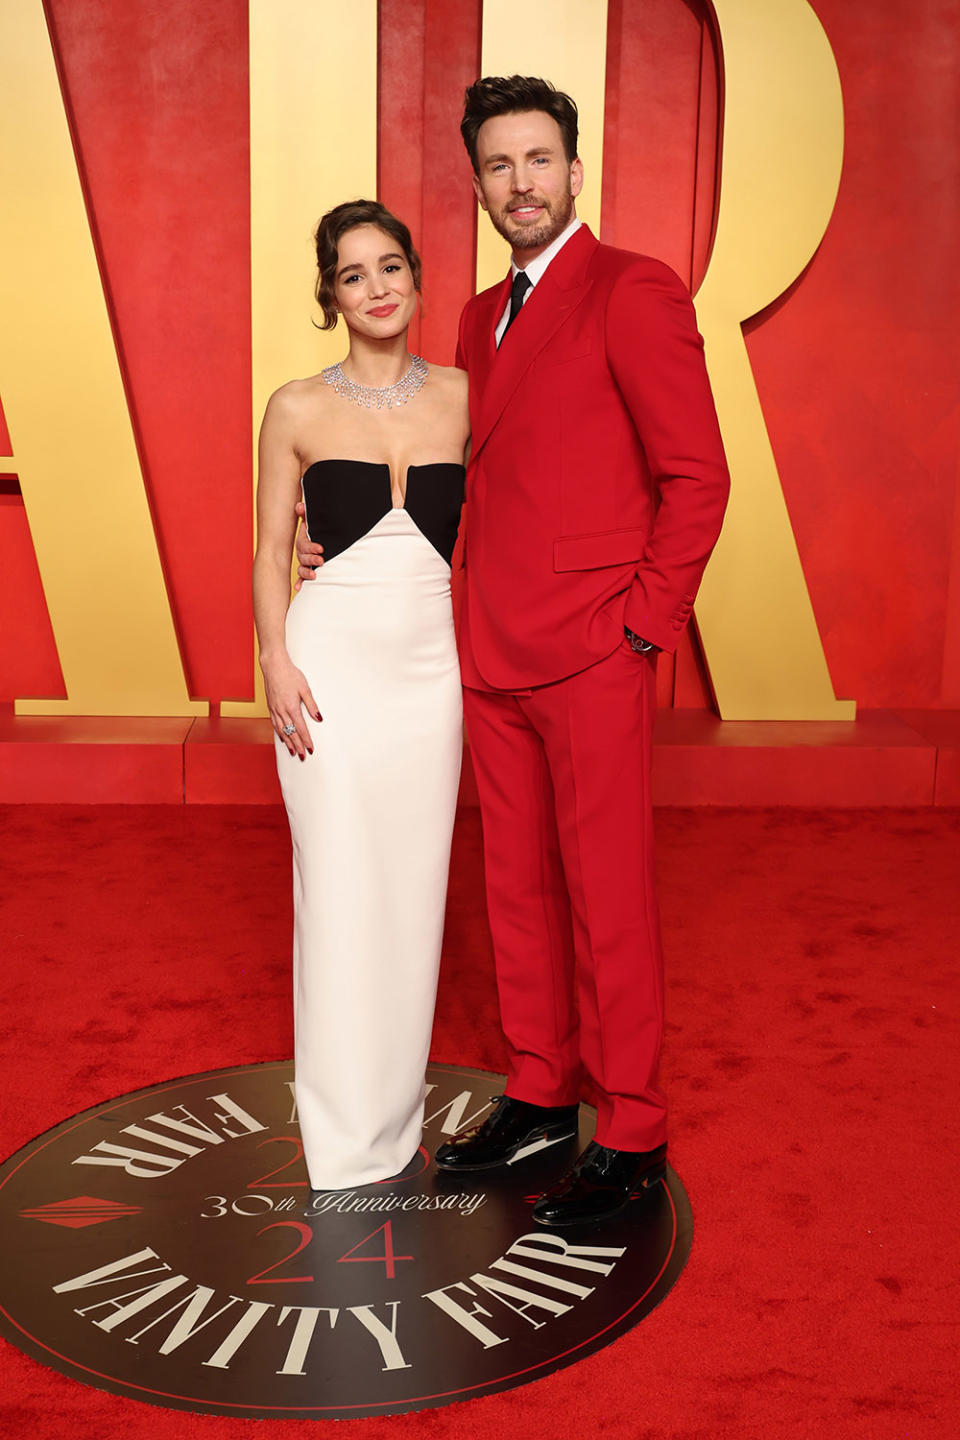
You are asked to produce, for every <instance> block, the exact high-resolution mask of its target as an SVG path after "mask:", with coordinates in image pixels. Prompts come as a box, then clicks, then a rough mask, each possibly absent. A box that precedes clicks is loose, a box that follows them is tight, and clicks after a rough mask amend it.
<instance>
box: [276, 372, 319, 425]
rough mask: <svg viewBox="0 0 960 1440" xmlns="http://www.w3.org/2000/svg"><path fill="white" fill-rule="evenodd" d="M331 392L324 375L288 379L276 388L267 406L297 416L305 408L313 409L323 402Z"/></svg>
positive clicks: (281, 412)
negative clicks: (325, 382)
mask: <svg viewBox="0 0 960 1440" xmlns="http://www.w3.org/2000/svg"><path fill="white" fill-rule="evenodd" d="M329 393H330V390H329V387H328V386H327V385H326V384H324V380H323V376H322V375H308V376H307V377H306V378H305V379H303V380H288V381H287V383H286V384H285V385H281V386H280V388H279V389H278V390H274V392H273V394H272V395H271V396H270V399H269V400H268V402H267V408H268V410H274V411H277V412H279V413H280V414H282V415H291V416H297V415H300V414H302V413H303V412H304V411H305V410H313V409H314V408H315V407H316V406H317V404H318V403H319V404H322V403H323V402H324V400H325V399H326V397H327V396H328V395H329Z"/></svg>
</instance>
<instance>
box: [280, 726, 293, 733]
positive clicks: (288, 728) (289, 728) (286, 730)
mask: <svg viewBox="0 0 960 1440" xmlns="http://www.w3.org/2000/svg"><path fill="white" fill-rule="evenodd" d="M296 729H297V727H296V725H284V727H283V729H282V730H281V731H280V734H281V735H294V734H296Z"/></svg>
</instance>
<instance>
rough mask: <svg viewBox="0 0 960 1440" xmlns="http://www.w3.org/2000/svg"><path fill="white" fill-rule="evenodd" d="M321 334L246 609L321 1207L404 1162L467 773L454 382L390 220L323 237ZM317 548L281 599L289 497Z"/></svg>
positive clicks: (354, 220)
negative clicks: (271, 782) (428, 332)
mask: <svg viewBox="0 0 960 1440" xmlns="http://www.w3.org/2000/svg"><path fill="white" fill-rule="evenodd" d="M316 240H317V257H318V267H319V272H320V278H319V281H318V286H317V298H318V300H319V302H320V305H321V308H322V309H323V312H324V327H323V328H331V326H332V325H333V324H335V323H336V320H337V315H338V313H339V315H342V317H343V319H344V320H345V322H346V328H347V333H348V337H349V342H350V349H349V354H348V356H347V357H346V358H345V359H344V361H343V362H341V364H340V365H336V366H332V367H330V368H329V369H328V370H325V371H323V372H321V374H320V375H317V376H313V377H312V378H310V379H308V380H298V381H292V382H291V383H290V384H289V385H285V386H283V387H282V388H281V389H280V390H278V391H277V392H276V394H275V395H273V396H272V397H271V400H270V403H269V405H268V407H267V412H266V415H265V417H264V423H263V428H262V431H261V437H260V479H259V485H258V502H257V513H258V544H257V556H256V559H255V562H254V609H255V614H256V621H257V633H258V636H259V641H260V663H261V668H262V670H263V674H264V681H265V686H266V694H267V703H268V706H269V709H270V716H271V719H272V721H273V725H274V730H275V732H276V750H277V766H278V770H279V774H280V783H281V788H282V790H283V798H284V803H285V805H286V807H287V815H288V818H289V821H290V833H291V838H292V842H293V870H294V876H293V880H294V938H293V970H294V1032H295V1039H294V1065H295V1089H296V1100H297V1113H298V1117H299V1121H300V1128H301V1136H302V1140H303V1146H304V1153H305V1156H306V1161H307V1170H308V1174H309V1177H310V1184H311V1186H312V1188H313V1189H324V1190H327V1189H339V1188H343V1187H347V1186H356V1185H362V1184H367V1183H370V1182H372V1181H376V1180H382V1179H386V1178H388V1177H389V1176H391V1175H395V1174H397V1173H399V1172H400V1171H402V1170H403V1168H404V1167H405V1166H406V1165H407V1164H408V1163H409V1161H410V1160H411V1159H412V1157H413V1156H414V1155H415V1154H416V1151H417V1149H418V1147H419V1145H420V1138H421V1126H422V1120H423V1104H424V1095H425V1084H424V1071H425V1067H426V1062H427V1055H428V1050H429V1044H430V1033H431V1028H432V1023H433V1009H434V999H435V995H436V987H437V975H438V970H439V963H440V945H441V939H442V933H443V915H444V900H445V895H446V885H447V870H448V865H449V858H450V842H451V837H452V832H453V819H454V812H455V808H456V799H457V788H458V782H459V775H460V755H461V701H460V672H459V667H458V663H457V654H456V645H455V640H454V633H453V616H452V609H451V601H450V560H451V556H452V553H453V547H454V543H455V540H456V534H457V525H458V521H459V515H460V506H461V503H462V499H463V486H464V469H463V464H462V461H463V453H464V446H465V443H466V440H467V401H466V377H465V376H464V375H463V374H462V372H460V371H457V370H450V369H445V368H443V367H439V366H434V365H428V364H427V363H426V362H425V361H422V360H420V359H419V358H418V357H416V356H411V355H410V354H409V352H408V349H407V329H408V326H409V324H410V320H411V318H412V317H413V315H414V313H415V310H416V304H417V298H418V294H419V289H420V263H419V259H418V257H417V255H416V252H415V251H414V250H413V247H412V244H411V242H410V235H409V232H408V231H407V229H406V226H404V225H403V224H402V223H401V222H400V221H398V220H397V219H396V217H394V216H393V215H391V214H390V213H389V212H388V211H386V210H385V209H384V208H383V207H382V206H380V205H378V204H376V203H375V202H370V201H357V202H354V203H351V204H348V205H340V206H337V207H336V209H334V210H332V211H330V212H329V213H328V214H327V215H325V216H324V218H323V220H321V222H320V225H319V226H318V229H317V236H316ZM298 493H299V494H301V495H302V498H303V503H304V505H305V508H306V524H307V528H308V531H309V534H310V537H311V539H313V540H315V541H317V542H319V543H320V544H321V545H322V546H323V562H322V564H321V565H320V567H319V568H318V570H317V575H316V579H315V581H314V582H313V583H312V584H310V585H307V586H305V587H304V588H303V589H302V590H301V591H300V592H299V593H298V594H297V595H295V597H294V599H293V601H292V603H289V605H288V601H289V595H290V588H289V584H290V560H291V552H292V546H293V539H294V517H293V506H294V501H295V500H296V499H297V498H298Z"/></svg>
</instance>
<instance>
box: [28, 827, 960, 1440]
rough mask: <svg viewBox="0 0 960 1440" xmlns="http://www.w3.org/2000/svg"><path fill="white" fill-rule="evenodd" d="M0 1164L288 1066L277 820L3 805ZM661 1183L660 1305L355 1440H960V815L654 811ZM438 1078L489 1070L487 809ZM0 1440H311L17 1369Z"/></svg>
mask: <svg viewBox="0 0 960 1440" xmlns="http://www.w3.org/2000/svg"><path fill="white" fill-rule="evenodd" d="M0 827H2V831H0V863H2V874H3V891H4V920H3V946H4V966H3V971H2V979H0V994H2V998H3V1020H2V1032H0V1033H2V1042H0V1043H2V1049H0V1067H2V1070H0V1073H2V1076H3V1091H4V1105H3V1112H2V1118H0V1151H2V1152H3V1154H4V1155H6V1154H9V1153H10V1152H11V1151H13V1150H15V1149H16V1148H17V1147H18V1146H19V1145H21V1144H23V1143H24V1142H25V1141H26V1140H28V1139H29V1138H31V1137H32V1136H33V1135H35V1134H37V1133H38V1132H39V1131H41V1130H44V1129H46V1128H47V1127H48V1126H50V1125H53V1124H54V1123H55V1122H57V1121H58V1120H61V1119H63V1118H64V1117H65V1116H67V1115H70V1114H72V1113H74V1112H75V1111H78V1110H82V1109H84V1108H85V1107H87V1106H89V1105H93V1104H95V1103H96V1102H98V1101H101V1100H104V1099H106V1098H108V1097H111V1096H115V1095H119V1094H122V1093H123V1092H125V1091H128V1090H132V1089H135V1088H137V1087H139V1086H144V1085H149V1084H152V1083H154V1082H156V1081H160V1080H163V1079H165V1078H168V1077H170V1076H175V1075H181V1074H185V1073H191V1072H194V1071H199V1070H205V1069H213V1068H216V1067H219V1066H225V1065H228V1064H232V1063H247V1062H252V1061H257V1060H265V1059H277V1058H281V1057H286V1056H288V1055H289V1054H290V1050H291V1026H290V1014H289V988H290V987H289V979H288V935H289V927H290V899H289V893H290V882H289V873H288V872H289V855H288V839H287V834H286V825H285V820H284V817H283V814H282V812H281V811H275V810H272V809H267V808H261V807H249V808H248V807H212V806H211V807H204V806H190V807H177V806H157V807H129V808H127V807H119V806H118V807H102V808H101V807H97V808H95V807H75V808H74V807H54V806H47V807H39V808H37V809H27V808H25V807H24V808H18V807H8V808H5V809H2V810H0ZM658 829H659V836H660V874H661V887H662V903H663V918H664V931H665V938H666V945H667V957H668V1005H669V1010H668V1016H669V1028H668V1040H667V1049H666V1054H665V1062H664V1069H665V1078H666V1084H667V1088H668V1093H669V1096H670V1099H671V1102H672V1106H673V1137H672V1155H671V1158H672V1161H673V1165H674V1168H675V1169H676V1170H677V1171H678V1173H679V1174H680V1176H681V1178H682V1179H683V1181H684V1184H685V1185H686V1188H687V1191H688V1193H689V1196H690V1200H691V1203H692V1206H693V1214H694V1243H693V1252H692V1255H691V1259H690V1262H689V1265H688V1267H687V1269H686V1271H685V1273H684V1274H683V1275H682V1276H681V1278H680V1281H679V1282H678V1284H677V1286H676V1288H675V1289H674V1290H673V1291H672V1293H671V1294H670V1295H669V1296H668V1297H667V1299H666V1301H665V1302H664V1303H663V1305H662V1306H661V1307H660V1308H659V1309H657V1310H656V1311H654V1313H653V1314H652V1315H651V1316H650V1317H649V1318H648V1319H646V1320H645V1321H644V1322H643V1323H642V1324H641V1325H640V1326H639V1327H638V1328H637V1329H636V1330H634V1331H633V1332H631V1333H630V1334H629V1335H628V1336H627V1337H625V1338H623V1339H621V1340H619V1341H617V1342H616V1343H614V1344H613V1345H611V1346H610V1347H608V1348H607V1349H606V1350H603V1351H601V1352H600V1353H599V1354H597V1355H595V1356H593V1357H591V1358H590V1359H588V1360H586V1361H584V1362H583V1363H581V1364H579V1365H576V1366H573V1367H572V1368H570V1369H568V1370H563V1371H561V1372H559V1373H558V1374H557V1375H555V1376H552V1377H550V1378H548V1379H546V1380H542V1381H539V1382H537V1383H535V1384H533V1385H530V1386H527V1387H525V1388H522V1389H519V1390H514V1391H511V1392H507V1393H504V1394H501V1395H496V1396H493V1397H490V1398H488V1399H482V1400H477V1401H472V1402H470V1403H468V1404H466V1405H453V1406H449V1407H448V1408H446V1409H443V1410H432V1411H426V1412H423V1413H421V1414H419V1415H409V1416H399V1417H396V1418H392V1419H378V1420H363V1421H356V1422H345V1421H341V1422H326V1423H327V1424H328V1425H329V1424H332V1423H336V1424H337V1425H338V1433H343V1434H344V1435H346V1436H348V1437H349V1436H351V1435H357V1436H361V1435H362V1436H363V1437H364V1440H376V1437H381V1436H390V1437H392V1440H404V1437H406V1436H420V1435H430V1436H433V1437H437V1440H447V1437H451V1440H452V1437H454V1436H456V1437H457V1440H513V1437H524V1440H548V1437H549V1440H553V1437H558V1436H566V1435H576V1436H578V1437H580V1440H592V1437H604V1440H613V1437H616V1440H620V1437H624V1440H628V1437H629V1440H693V1437H697V1440H700V1437H713V1436H731V1437H733V1436H736V1437H739V1440H754V1437H756V1440H771V1437H772V1440H779V1437H793V1436H810V1437H829V1440H845V1437H848V1436H850V1437H853V1436H856V1437H861V1436H862V1437H868V1440H888V1437H889V1440H893V1437H901V1436H903V1437H910V1440H916V1437H928V1436H929V1437H937V1440H952V1437H954V1436H955V1435H957V1434H958V1433H960V1404H958V1401H957V1398H956V1395H955V1384H956V1382H955V1380H953V1379H951V1378H950V1377H951V1376H952V1375H954V1372H955V1368H956V1354H955V1351H956V1333H957V1321H958V1300H957V1295H958V1292H957V1288H956V1287H957V1278H958V1274H957V1272H958V1268H960V1267H958V1261H957V1243H956V1230H957V1226H956V1218H955V1206H956V1199H957V1177H958V1168H960V1167H958V1162H957V1158H956V1150H955V1144H956V1136H957V1131H958V1126H957V1119H956V1110H957V1104H956V1082H955V1075H956V1070H957V1058H956V1057H957V1055H958V1044H957V1024H956V1006H955V996H956V982H955V974H956V957H957V955H958V953H960V902H958V898H957V892H958V889H960V887H958V884H957V880H958V870H960V864H958V861H960V815H958V813H957V812H956V811H954V812H949V811H934V810H923V811H861V812H854V811H842V812H796V811H789V810H780V811H762V812H761V811H741V810H737V811H733V810H727V811H661V812H659V814H658ZM434 1055H435V1057H436V1058H437V1059H440V1060H448V1061H458V1062H460V1063H463V1064H467V1065H474V1066H480V1067H483V1068H487V1069H498V1068H500V1067H501V1065H502V1051H501V1045H500V1040H499V1037H498V1030H497V1023H496V1005H495V999H494V992H493V982H492V975H491V965H490V958H489V942H488V939H487V935H486V930H485V922H484V918H483V906H482V900H481V897H480V889H479V835H478V825H477V817H476V813H475V812H467V813H466V814H465V815H464V816H463V817H462V818H461V821H460V823H459V826H458V832H457V842H456V848H455V855H454V868H453V880H452V888H451V901H450V909H449V918H448V927H447V939H446V946H445V962H444V973H443V980H442V987H441V994H440V1002H439V1013H438V1018H437V1025H436V1032H435V1043H434ZM0 1354H2V1358H3V1365H4V1379H3V1387H2V1392H0V1393H2V1401H0V1405H2V1420H3V1427H2V1433H3V1434H10V1435H17V1436H25V1437H29V1440H33V1437H43V1440H47V1437H56V1440H61V1437H71V1440H106V1437H112V1436H117V1435H122V1436H124V1440H140V1437H147V1436H150V1437H151V1440H179V1437H181V1436H184V1437H191V1440H192V1437H200V1436H203V1437H213V1440H219V1437H223V1440H234V1437H237V1440H239V1437H248V1436H249V1437H253V1436H263V1435H266V1434H269V1435H276V1436H278V1437H285V1436H293V1435H302V1434H303V1433H304V1430H305V1426H306V1425H308V1424H314V1425H322V1424H323V1423H324V1422H303V1421H269V1422H258V1421H243V1420H227V1419H219V1418H211V1417H205V1416H193V1415H189V1414H185V1413H181V1412H175V1411H166V1410H160V1409H157V1408H154V1407H152V1406H147V1405H142V1404H138V1403H136V1402H134V1401H130V1400H124V1399H120V1398H118V1397H115V1396H112V1395H108V1394H103V1393H101V1392H99V1391H96V1390H92V1389H89V1388H87V1387H86V1386H83V1385H79V1384H77V1383H75V1382H73V1381H70V1380H67V1379H66V1378H65V1377H63V1376H61V1375H58V1374H56V1373H54V1372H52V1371H47V1370H45V1369H43V1368H41V1367H40V1366H39V1365H37V1364H36V1363H34V1362H33V1361H32V1360H29V1359H27V1358H26V1357H25V1356H23V1355H21V1354H20V1353H19V1352H18V1351H16V1350H13V1349H12V1348H10V1347H9V1346H3V1347H2V1350H0Z"/></svg>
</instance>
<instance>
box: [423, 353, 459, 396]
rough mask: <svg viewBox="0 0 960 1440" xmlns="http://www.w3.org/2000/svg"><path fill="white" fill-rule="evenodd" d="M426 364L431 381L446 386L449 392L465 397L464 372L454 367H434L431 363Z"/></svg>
mask: <svg viewBox="0 0 960 1440" xmlns="http://www.w3.org/2000/svg"><path fill="white" fill-rule="evenodd" d="M428 364H429V365H430V379H431V380H435V381H436V382H437V383H438V384H440V385H445V386H448V387H449V388H450V389H451V390H455V391H457V392H458V393H462V394H463V395H466V393H467V372H466V370H458V369H457V367H456V365H434V364H433V362H432V361H428Z"/></svg>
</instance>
